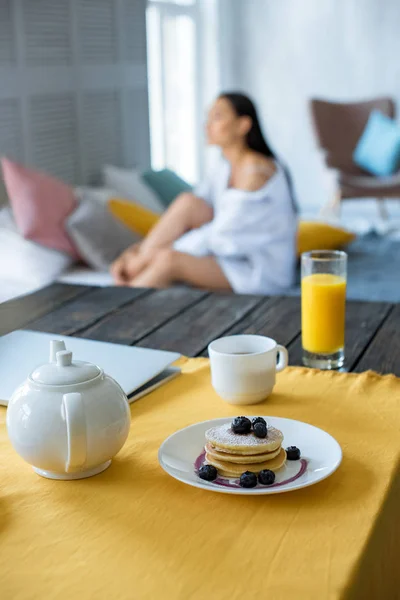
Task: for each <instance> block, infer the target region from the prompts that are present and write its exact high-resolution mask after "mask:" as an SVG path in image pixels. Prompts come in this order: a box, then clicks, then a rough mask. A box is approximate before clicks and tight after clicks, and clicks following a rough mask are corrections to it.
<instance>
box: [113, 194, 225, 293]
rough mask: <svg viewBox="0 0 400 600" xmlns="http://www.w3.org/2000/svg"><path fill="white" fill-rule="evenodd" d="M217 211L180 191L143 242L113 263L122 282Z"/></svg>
mask: <svg viewBox="0 0 400 600" xmlns="http://www.w3.org/2000/svg"><path fill="white" fill-rule="evenodd" d="M213 214H214V211H213V209H212V208H211V206H210V205H209V204H207V202H205V200H202V198H197V196H194V194H189V193H185V194H180V195H179V196H178V197H177V199H176V200H175V201H174V202H173V203H172V204H171V206H170V207H169V208H168V210H167V211H166V212H165V213H164V214H163V216H162V217H161V219H160V221H159V222H158V223H157V225H155V227H153V229H152V230H151V231H150V233H149V234H148V236H147V237H146V238H145V239H144V240H143V242H142V243H141V244H135V245H134V246H132V247H131V248H128V249H127V250H126V251H125V252H123V253H122V254H121V256H119V257H118V258H117V260H116V261H114V263H113V264H112V265H111V269H110V271H111V274H112V276H113V278H114V281H115V282H116V283H117V284H118V285H128V284H129V282H130V281H131V280H132V279H133V278H134V277H136V276H137V275H138V274H139V273H140V272H141V271H142V270H143V269H144V268H145V267H146V266H147V265H148V264H149V263H150V262H151V261H152V259H153V256H154V252H155V251H156V250H158V249H159V248H162V247H166V246H170V245H171V244H172V243H173V242H174V241H175V240H177V239H178V238H179V237H180V236H181V235H183V234H184V233H185V232H186V231H189V230H191V229H196V228H198V227H201V226H202V225H204V224H205V223H208V222H209V221H211V219H212V218H213Z"/></svg>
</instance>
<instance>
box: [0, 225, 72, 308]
mask: <svg viewBox="0 0 400 600" xmlns="http://www.w3.org/2000/svg"><path fill="white" fill-rule="evenodd" d="M72 262H73V260H72V258H71V256H69V255H68V254H65V253H63V252H58V251H57V250H51V249H50V248H46V247H45V246H41V245H39V244H36V243H34V242H31V241H29V240H25V239H24V238H23V237H22V236H21V235H20V234H19V233H17V232H16V231H12V229H9V228H8V227H7V228H6V227H1V228H0V281H1V286H0V298H1V299H2V300H5V299H8V297H11V296H12V295H19V294H24V293H28V292H30V291H31V290H33V289H36V288H39V287H43V286H45V285H47V284H49V283H51V282H52V281H54V279H56V278H57V277H58V275H60V273H63V272H64V271H65V270H66V269H67V268H68V267H69V266H70V265H71V264H72ZM5 287H7V289H8V290H9V294H8V293H7V290H6V289H5ZM11 290H12V293H11ZM6 296H7V298H6Z"/></svg>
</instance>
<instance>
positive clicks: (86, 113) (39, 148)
mask: <svg viewBox="0 0 400 600" xmlns="http://www.w3.org/2000/svg"><path fill="white" fill-rule="evenodd" d="M145 9H146V0H0V81H1V86H0V154H6V155H8V156H10V157H12V158H15V159H17V160H19V161H22V162H24V163H26V164H29V165H34V166H36V167H38V168H41V169H44V170H46V171H49V172H51V173H53V174H54V175H56V176H58V177H60V178H62V179H63V180H65V181H67V182H70V183H94V182H97V181H98V180H99V175H100V168H101V165H102V164H104V163H113V164H118V165H127V166H128V165H133V164H137V165H140V166H148V165H149V161H150V151H149V126H148V99H147V73H146V29H145V27H146V26H145Z"/></svg>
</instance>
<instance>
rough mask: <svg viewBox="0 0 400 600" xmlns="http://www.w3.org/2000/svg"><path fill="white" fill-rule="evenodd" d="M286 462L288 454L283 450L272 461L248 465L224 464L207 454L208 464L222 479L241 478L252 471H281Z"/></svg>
mask: <svg viewBox="0 0 400 600" xmlns="http://www.w3.org/2000/svg"><path fill="white" fill-rule="evenodd" d="M285 461H286V452H285V450H284V449H283V448H281V449H280V451H279V454H278V456H276V457H275V458H273V459H272V460H268V461H266V462H262V463H256V464H254V463H248V464H243V463H241V464H237V465H236V464H234V463H231V462H224V461H222V460H215V459H214V458H212V457H210V456H209V455H208V454H206V463H208V464H209V465H213V466H214V467H215V468H216V469H217V471H218V475H220V476H221V477H240V475H241V474H242V473H243V472H244V471H251V472H252V473H256V474H257V475H258V473H259V472H260V471H262V470H263V469H269V470H270V471H274V472H275V471H277V470H278V469H280V468H281V467H282V466H283V465H284V464H285Z"/></svg>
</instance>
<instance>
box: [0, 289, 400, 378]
mask: <svg viewBox="0 0 400 600" xmlns="http://www.w3.org/2000/svg"><path fill="white" fill-rule="evenodd" d="M22 328H27V329H33V330H37V331H46V332H49V333H56V334H60V335H62V334H63V335H75V336H78V337H85V338H90V339H95V340H100V341H108V342H115V343H119V344H130V345H133V344H135V345H138V346H142V347H147V348H159V349H164V350H172V351H177V352H180V353H182V354H184V355H186V356H205V355H206V354H207V345H208V343H209V342H210V341H211V340H213V339H215V338H217V337H219V336H222V335H230V334H236V333H256V334H261V335H267V336H270V337H273V338H274V339H276V340H277V341H278V342H279V343H280V344H283V345H285V346H286V347H287V348H288V350H289V356H290V364H291V365H301V332H300V299H299V298H295V297H271V298H267V297H259V296H238V295H232V294H210V293H207V292H203V291H198V290H189V289H186V288H180V287H175V288H170V289H165V290H145V289H131V288H119V287H106V288H96V287H87V286H80V285H64V284H59V283H56V284H53V285H50V286H48V287H46V288H43V289H42V290H40V291H38V292H36V293H34V294H31V295H29V296H25V297H20V298H17V299H15V300H11V301H10V302H6V303H4V304H2V305H0V335H3V334H5V333H7V332H9V331H12V330H14V329H22ZM399 352H400V304H391V303H386V302H357V301H349V302H348V303H347V323H346V362H345V366H344V368H345V370H348V371H354V372H362V371H366V370H369V369H371V370H375V371H378V372H380V373H394V374H395V375H398V376H400V362H399V361H398V358H397V357H398V355H399Z"/></svg>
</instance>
